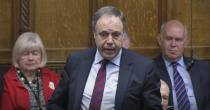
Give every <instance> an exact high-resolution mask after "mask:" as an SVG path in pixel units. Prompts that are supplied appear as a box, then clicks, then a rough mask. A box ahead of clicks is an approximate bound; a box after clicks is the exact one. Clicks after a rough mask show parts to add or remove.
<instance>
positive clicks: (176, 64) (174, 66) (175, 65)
mask: <svg viewBox="0 0 210 110" xmlns="http://www.w3.org/2000/svg"><path fill="white" fill-rule="evenodd" d="M171 65H172V67H173V68H174V69H176V68H177V66H178V65H179V63H177V62H172V63H171Z"/></svg>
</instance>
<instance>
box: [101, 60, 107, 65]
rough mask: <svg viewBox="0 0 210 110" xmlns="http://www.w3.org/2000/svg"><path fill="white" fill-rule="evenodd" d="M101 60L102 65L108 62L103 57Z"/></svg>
mask: <svg viewBox="0 0 210 110" xmlns="http://www.w3.org/2000/svg"><path fill="white" fill-rule="evenodd" d="M101 62H102V65H106V64H107V63H108V62H109V60H106V59H103V60H102V61H101Z"/></svg>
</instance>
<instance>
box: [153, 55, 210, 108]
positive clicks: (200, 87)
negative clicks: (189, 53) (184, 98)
mask: <svg viewBox="0 0 210 110" xmlns="http://www.w3.org/2000/svg"><path fill="white" fill-rule="evenodd" d="M154 60H155V63H156V67H157V72H156V73H157V74H158V76H159V77H160V79H162V80H164V81H165V82H166V83H167V84H168V85H169V89H170V95H169V106H173V95H172V84H171V80H170V77H169V74H168V71H167V68H166V66H165V62H164V60H163V58H162V56H158V57H156V58H155V59H154ZM190 60H191V58H187V57H184V62H185V65H188V63H189V62H190ZM188 72H189V74H190V77H191V81H192V86H193V90H194V95H195V99H196V102H197V106H198V110H204V109H205V110H206V109H207V108H208V109H209V108H210V105H209V104H210V102H209V101H210V68H209V64H208V62H205V61H201V60H195V59H194V63H193V64H192V67H191V68H190V70H189V71H188Z"/></svg>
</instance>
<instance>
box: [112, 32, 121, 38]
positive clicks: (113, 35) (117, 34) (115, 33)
mask: <svg viewBox="0 0 210 110" xmlns="http://www.w3.org/2000/svg"><path fill="white" fill-rule="evenodd" d="M120 35H121V34H120V33H119V32H114V33H112V37H113V38H118V37H119V36H120Z"/></svg>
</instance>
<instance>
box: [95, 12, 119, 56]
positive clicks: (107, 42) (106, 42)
mask: <svg viewBox="0 0 210 110" xmlns="http://www.w3.org/2000/svg"><path fill="white" fill-rule="evenodd" d="M94 39H95V42H96V45H97V48H98V50H99V52H100V54H101V55H102V56H103V57H104V58H105V59H107V60H111V59H113V58H114V57H115V56H117V54H118V53H119V51H120V49H121V48H122V41H123V24H122V22H121V20H120V18H119V17H116V16H113V15H103V16H102V17H101V18H99V19H98V21H97V23H96V31H95V32H94Z"/></svg>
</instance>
